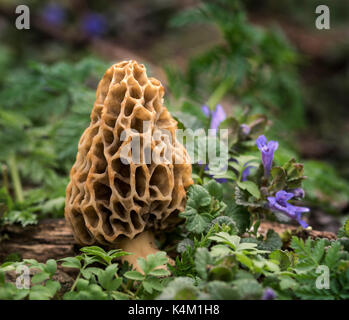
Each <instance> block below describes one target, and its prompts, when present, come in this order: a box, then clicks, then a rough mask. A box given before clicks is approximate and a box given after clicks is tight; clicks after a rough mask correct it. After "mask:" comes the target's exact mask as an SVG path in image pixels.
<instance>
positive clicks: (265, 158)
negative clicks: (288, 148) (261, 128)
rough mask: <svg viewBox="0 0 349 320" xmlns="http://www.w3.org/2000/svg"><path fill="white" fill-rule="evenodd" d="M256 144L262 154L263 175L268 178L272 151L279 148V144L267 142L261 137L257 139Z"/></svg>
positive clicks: (271, 162)
mask: <svg viewBox="0 0 349 320" xmlns="http://www.w3.org/2000/svg"><path fill="white" fill-rule="evenodd" d="M256 144H257V147H258V149H259V150H260V151H261V153H262V162H263V166H264V175H265V177H268V176H269V173H270V170H271V167H272V164H273V158H274V151H275V150H276V149H277V148H278V147H279V143H278V142H277V141H269V142H268V141H267V138H266V137H265V136H264V135H262V136H259V137H258V138H257V141H256Z"/></svg>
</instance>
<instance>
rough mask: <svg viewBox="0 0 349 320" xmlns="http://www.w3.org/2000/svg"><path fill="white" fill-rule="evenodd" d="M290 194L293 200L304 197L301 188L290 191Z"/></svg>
mask: <svg viewBox="0 0 349 320" xmlns="http://www.w3.org/2000/svg"><path fill="white" fill-rule="evenodd" d="M290 192H291V193H293V194H294V197H295V198H304V197H305V192H304V190H303V189H302V188H296V189H292V190H290Z"/></svg>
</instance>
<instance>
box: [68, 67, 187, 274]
mask: <svg viewBox="0 0 349 320" xmlns="http://www.w3.org/2000/svg"><path fill="white" fill-rule="evenodd" d="M163 95H164V88H163V87H162V85H161V83H160V82H159V81H158V80H156V79H154V78H148V77H147V74H146V69H145V67H144V65H142V64H138V63H137V62H135V61H124V62H121V63H118V64H115V65H113V66H111V67H110V68H109V69H108V70H107V71H106V73H105V74H104V76H103V78H102V80H101V81H100V83H99V85H98V89H97V95H96V96H97V97H96V102H95V104H94V107H93V110H92V112H91V123H90V125H89V127H88V128H87V129H86V130H85V132H84V133H83V134H82V136H81V138H80V142H79V146H78V153H77V157H76V161H75V163H74V165H73V167H72V169H71V172H70V182H69V184H68V187H67V190H66V205H65V217H66V219H67V221H68V222H69V223H70V225H71V226H72V229H73V232H74V236H75V239H76V241H77V242H78V243H79V244H81V245H92V244H101V245H106V246H109V247H114V248H121V249H123V250H125V251H128V252H132V253H134V254H133V255H129V256H126V257H125V258H124V259H125V260H127V261H129V263H131V264H133V266H134V267H135V268H136V269H138V266H137V262H136V261H137V258H138V257H146V256H147V255H148V254H150V253H155V252H157V251H158V249H157V248H156V246H155V243H154V232H159V231H161V230H168V229H170V228H171V227H173V226H175V225H177V224H178V223H179V222H180V221H181V219H180V218H179V217H178V214H179V213H180V212H181V211H183V210H184V207H185V200H186V189H187V188H188V187H189V185H191V184H192V183H193V181H192V178H191V173H192V168H191V164H190V159H189V157H188V154H187V152H186V150H185V148H184V147H183V145H182V144H180V143H179V142H178V141H177V139H176V135H175V130H176V129H177V122H176V121H175V120H174V119H173V118H172V117H171V115H170V113H169V112H168V110H167V108H166V107H165V106H164V105H163ZM144 121H147V123H148V125H147V126H143V124H144ZM131 129H133V130H131ZM123 132H124V133H123ZM162 132H165V135H164V136H163V137H162V138H161V139H160V140H159V141H158V140H156V139H153V138H151V139H149V137H153V136H155V135H156V134H159V133H162ZM123 134H126V139H123V138H124V137H125V136H123ZM137 139H138V140H137ZM131 141H139V142H140V146H141V148H140V154H138V159H137V160H139V161H134V160H133V158H131V157H132V156H133V155H135V152H136V151H134V150H133V149H130V150H129V152H126V155H127V156H129V158H128V160H125V159H126V158H125V150H128V149H126V148H127V146H130V142H131ZM164 150H167V151H170V152H169V153H167V152H166V155H167V158H166V156H164ZM146 151H147V152H148V154H150V155H152V157H151V159H150V161H149V157H148V158H147V159H146V156H145V154H146ZM149 151H150V152H149ZM123 152H124V153H123ZM168 155H170V159H169V156H168ZM156 157H158V159H162V160H164V159H165V160H172V161H162V162H161V161H154V159H155V158H156ZM159 157H160V158H159ZM136 158H137V157H136ZM147 162H148V163H147Z"/></svg>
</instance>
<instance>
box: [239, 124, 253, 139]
mask: <svg viewBox="0 0 349 320" xmlns="http://www.w3.org/2000/svg"><path fill="white" fill-rule="evenodd" d="M240 129H241V132H242V133H243V134H244V135H245V136H247V135H249V133H250V132H251V128H250V126H249V125H247V124H244V123H243V124H242V125H240Z"/></svg>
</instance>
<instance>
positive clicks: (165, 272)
mask: <svg viewBox="0 0 349 320" xmlns="http://www.w3.org/2000/svg"><path fill="white" fill-rule="evenodd" d="M170 274H171V273H170V271H168V270H165V269H155V270H153V271H150V272H149V275H151V276H155V277H166V276H169V275H170Z"/></svg>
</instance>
